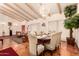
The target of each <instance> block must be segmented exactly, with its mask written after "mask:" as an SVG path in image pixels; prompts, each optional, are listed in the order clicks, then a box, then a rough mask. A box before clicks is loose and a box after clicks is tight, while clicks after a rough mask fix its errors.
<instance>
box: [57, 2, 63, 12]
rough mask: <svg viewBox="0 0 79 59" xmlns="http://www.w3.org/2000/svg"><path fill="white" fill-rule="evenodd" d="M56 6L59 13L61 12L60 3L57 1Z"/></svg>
mask: <svg viewBox="0 0 79 59" xmlns="http://www.w3.org/2000/svg"><path fill="white" fill-rule="evenodd" d="M57 7H58V10H59V13H60V14H61V13H62V10H61V5H60V3H57Z"/></svg>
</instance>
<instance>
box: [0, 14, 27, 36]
mask: <svg viewBox="0 0 79 59" xmlns="http://www.w3.org/2000/svg"><path fill="white" fill-rule="evenodd" d="M8 22H12V31H13V34H16V31H21V25H25V26H26V29H27V22H26V21H22V22H19V21H17V20H14V19H12V18H9V17H8V16H5V15H3V14H0V36H2V32H3V31H4V32H5V35H9V30H8V28H9V27H8Z"/></svg>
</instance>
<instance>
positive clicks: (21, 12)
mask: <svg viewBox="0 0 79 59" xmlns="http://www.w3.org/2000/svg"><path fill="white" fill-rule="evenodd" d="M4 5H6V6H7V7H9V8H11V9H13V10H14V11H16V12H17V13H18V14H20V15H22V16H23V17H25V18H26V19H27V18H28V19H27V20H31V18H29V17H27V16H26V15H25V14H24V13H22V12H20V11H19V10H17V9H15V8H14V7H13V6H11V5H9V4H7V3H5V4H4Z"/></svg>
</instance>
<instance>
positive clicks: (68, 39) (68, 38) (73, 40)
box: [67, 37, 75, 46]
mask: <svg viewBox="0 0 79 59" xmlns="http://www.w3.org/2000/svg"><path fill="white" fill-rule="evenodd" d="M67 44H69V45H72V46H74V45H75V38H70V37H67Z"/></svg>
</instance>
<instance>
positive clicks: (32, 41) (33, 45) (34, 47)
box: [28, 34, 44, 56]
mask: <svg viewBox="0 0 79 59" xmlns="http://www.w3.org/2000/svg"><path fill="white" fill-rule="evenodd" d="M28 39H29V52H30V54H31V55H32V56H36V55H39V54H40V53H41V52H43V51H44V46H43V45H41V44H40V45H38V43H37V38H36V37H35V36H32V35H31V34H28Z"/></svg>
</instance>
